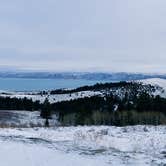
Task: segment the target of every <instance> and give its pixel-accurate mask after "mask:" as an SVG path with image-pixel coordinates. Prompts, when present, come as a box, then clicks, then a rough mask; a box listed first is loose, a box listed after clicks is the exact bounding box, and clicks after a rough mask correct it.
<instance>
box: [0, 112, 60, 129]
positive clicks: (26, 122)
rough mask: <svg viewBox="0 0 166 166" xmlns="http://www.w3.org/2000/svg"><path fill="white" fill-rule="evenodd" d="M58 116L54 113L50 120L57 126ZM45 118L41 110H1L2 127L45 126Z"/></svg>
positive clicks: (51, 123) (0, 124)
mask: <svg viewBox="0 0 166 166" xmlns="http://www.w3.org/2000/svg"><path fill="white" fill-rule="evenodd" d="M57 124H58V122H57V118H56V116H55V115H54V116H53V118H52V119H50V120H49V125H50V126H57ZM44 126H45V119H42V118H41V116H40V111H32V112H31V111H14V110H9V111H8V110H1V111H0V127H44Z"/></svg>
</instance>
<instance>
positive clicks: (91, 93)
mask: <svg viewBox="0 0 166 166" xmlns="http://www.w3.org/2000/svg"><path fill="white" fill-rule="evenodd" d="M101 94H102V93H101V92H94V91H81V92H76V93H71V94H56V95H38V94H30V93H29V92H28V93H26V92H8V93H0V96H1V97H11V98H24V97H26V98H28V99H32V100H33V101H37V100H39V101H40V102H41V103H43V102H44V101H45V99H46V98H48V100H49V101H50V103H55V102H60V101H69V100H72V99H77V98H84V97H91V96H96V95H101Z"/></svg>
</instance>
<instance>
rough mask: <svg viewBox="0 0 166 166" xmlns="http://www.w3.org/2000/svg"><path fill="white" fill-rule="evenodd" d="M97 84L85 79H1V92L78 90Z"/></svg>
mask: <svg viewBox="0 0 166 166" xmlns="http://www.w3.org/2000/svg"><path fill="white" fill-rule="evenodd" d="M97 82H104V81H92V80H83V79H24V78H0V90H7V91H39V90H52V89H60V88H77V87H80V86H84V85H93V84H95V83H97Z"/></svg>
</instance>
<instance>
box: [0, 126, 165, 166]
mask: <svg viewBox="0 0 166 166" xmlns="http://www.w3.org/2000/svg"><path fill="white" fill-rule="evenodd" d="M165 138H166V127H165V126H158V127H154V126H134V127H122V128H119V127H108V126H100V127H99V126H98V127H93V126H92V127H65V128H63V127H59V128H49V129H46V128H33V129H32V128H28V129H23V128H22V129H0V147H1V148H0V156H1V165H3V166H11V165H14V166H15V165H17V166H22V165H24V166H37V165H40V166H54V165H58V166H73V165H79V166H85V165H86V166H101V165H102V166H110V165H112V166H117V165H118V166H127V165H131V166H142V165H143V166H146V165H147V166H149V165H154V166H156V165H163V166H164V165H165V164H166V141H165Z"/></svg>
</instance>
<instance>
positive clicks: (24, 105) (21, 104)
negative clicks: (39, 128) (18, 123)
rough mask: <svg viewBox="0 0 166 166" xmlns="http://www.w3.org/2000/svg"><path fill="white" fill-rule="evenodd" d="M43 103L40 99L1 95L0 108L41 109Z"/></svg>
mask: <svg viewBox="0 0 166 166" xmlns="http://www.w3.org/2000/svg"><path fill="white" fill-rule="evenodd" d="M41 108H42V104H40V102H39V101H35V102H33V101H32V100H31V99H27V98H23V99H18V98H10V97H0V110H28V111H33V110H40V109H41Z"/></svg>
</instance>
